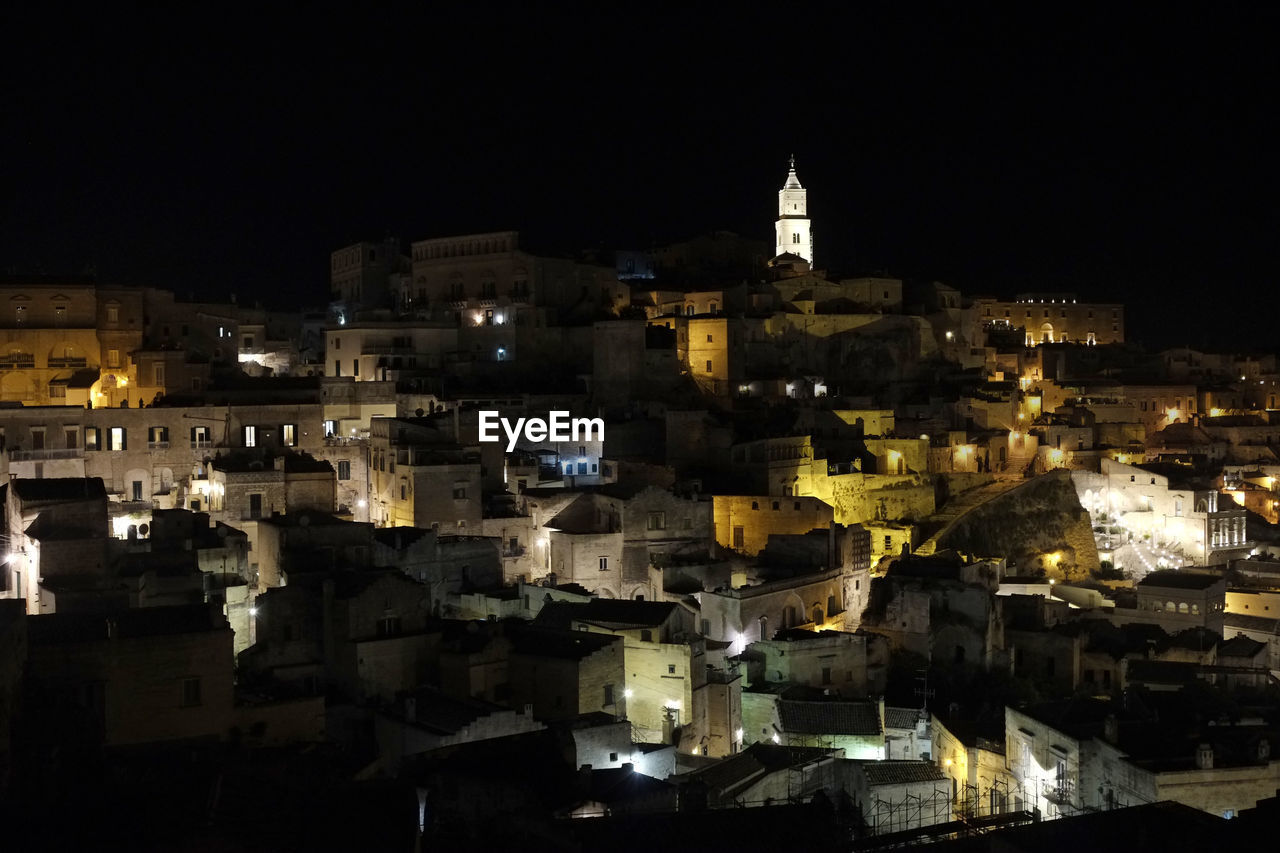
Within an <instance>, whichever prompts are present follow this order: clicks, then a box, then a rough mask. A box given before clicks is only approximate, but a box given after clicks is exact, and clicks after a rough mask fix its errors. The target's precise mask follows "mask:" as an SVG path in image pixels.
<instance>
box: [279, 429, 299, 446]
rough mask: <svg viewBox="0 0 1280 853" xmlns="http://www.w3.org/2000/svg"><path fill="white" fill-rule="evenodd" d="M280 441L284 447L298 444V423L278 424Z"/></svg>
mask: <svg viewBox="0 0 1280 853" xmlns="http://www.w3.org/2000/svg"><path fill="white" fill-rule="evenodd" d="M280 443H281V444H283V445H284V446H285V447H297V446H298V425H297V424H281V425H280Z"/></svg>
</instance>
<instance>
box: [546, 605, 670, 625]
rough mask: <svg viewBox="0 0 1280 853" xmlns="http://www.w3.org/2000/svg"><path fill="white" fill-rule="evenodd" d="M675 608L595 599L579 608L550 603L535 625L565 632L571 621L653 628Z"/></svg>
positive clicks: (663, 621)
mask: <svg viewBox="0 0 1280 853" xmlns="http://www.w3.org/2000/svg"><path fill="white" fill-rule="evenodd" d="M675 607H676V605H675V604H673V603H672V602H669V601H632V600H630V599H619V598H596V599H593V600H591V601H588V602H585V603H582V604H578V603H576V602H567V601H553V602H550V603H548V604H546V605H544V606H543V608H542V610H541V611H540V612H539V613H538V618H537V619H536V620H535V621H537V622H538V623H539V624H543V625H551V626H554V627H562V628H568V627H569V626H570V625H571V624H572V623H573V622H574V621H575V620H576V621H579V622H598V623H602V624H607V625H629V626H635V627H646V628H656V627H658V626H660V625H662V624H663V623H665V622H666V621H667V619H668V618H669V617H670V616H671V611H672V610H674V609H675Z"/></svg>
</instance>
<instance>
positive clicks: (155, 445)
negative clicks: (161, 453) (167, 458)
mask: <svg viewBox="0 0 1280 853" xmlns="http://www.w3.org/2000/svg"><path fill="white" fill-rule="evenodd" d="M168 449H169V442H167V441H148V442H147V450H168Z"/></svg>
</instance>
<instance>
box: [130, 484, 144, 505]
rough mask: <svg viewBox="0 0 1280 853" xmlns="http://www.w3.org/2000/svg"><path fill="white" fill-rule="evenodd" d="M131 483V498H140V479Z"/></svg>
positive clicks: (136, 499) (137, 499) (138, 499)
mask: <svg viewBox="0 0 1280 853" xmlns="http://www.w3.org/2000/svg"><path fill="white" fill-rule="evenodd" d="M131 485H132V486H133V500H135V501H140V500H142V481H141V480H134V481H133V483H132V484H131Z"/></svg>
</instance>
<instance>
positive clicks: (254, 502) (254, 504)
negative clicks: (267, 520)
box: [249, 494, 262, 518]
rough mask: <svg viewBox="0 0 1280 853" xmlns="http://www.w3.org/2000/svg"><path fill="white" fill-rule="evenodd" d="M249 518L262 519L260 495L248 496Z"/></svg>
mask: <svg viewBox="0 0 1280 853" xmlns="http://www.w3.org/2000/svg"><path fill="white" fill-rule="evenodd" d="M249 518H262V495H261V494H252V495H249Z"/></svg>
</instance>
